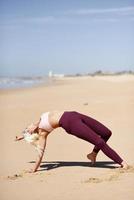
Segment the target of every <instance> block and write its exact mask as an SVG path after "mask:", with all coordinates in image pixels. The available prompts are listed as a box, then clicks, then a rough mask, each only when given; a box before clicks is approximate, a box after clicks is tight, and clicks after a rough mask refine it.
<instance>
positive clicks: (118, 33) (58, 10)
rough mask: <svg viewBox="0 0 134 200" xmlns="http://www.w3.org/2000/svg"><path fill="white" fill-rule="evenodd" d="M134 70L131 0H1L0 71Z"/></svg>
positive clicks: (25, 73) (15, 73) (133, 9)
mask: <svg viewBox="0 0 134 200" xmlns="http://www.w3.org/2000/svg"><path fill="white" fill-rule="evenodd" d="M50 70H52V71H53V73H64V74H76V73H83V74H85V73H92V72H95V71H97V70H102V71H106V72H115V71H122V70H134V0H112V1H111V0H23V1H22V0H0V75H2V76H40V75H47V74H48V72H49V71H50Z"/></svg>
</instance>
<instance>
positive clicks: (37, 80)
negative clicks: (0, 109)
mask: <svg viewBox="0 0 134 200" xmlns="http://www.w3.org/2000/svg"><path fill="white" fill-rule="evenodd" d="M43 82H48V77H0V89H13V88H26V87H32V86H35V85H38V84H41V83H43Z"/></svg>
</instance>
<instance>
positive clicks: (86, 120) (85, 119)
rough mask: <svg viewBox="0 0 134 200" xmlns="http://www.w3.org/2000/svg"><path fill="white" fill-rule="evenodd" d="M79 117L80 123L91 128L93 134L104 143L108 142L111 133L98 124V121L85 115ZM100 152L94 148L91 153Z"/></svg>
mask: <svg viewBox="0 0 134 200" xmlns="http://www.w3.org/2000/svg"><path fill="white" fill-rule="evenodd" d="M80 115H81V119H82V121H83V122H84V123H85V124H86V125H87V126H88V127H89V128H91V129H92V130H93V131H94V132H95V133H97V134H98V135H99V136H100V137H101V138H102V139H103V140H104V141H105V142H107V141H108V139H109V138H110V137H111V135H112V132H111V131H110V130H109V129H108V128H107V127H106V126H104V125H103V124H102V123H100V122H99V121H97V120H95V119H93V118H91V117H89V116H86V115H82V114H80ZM99 151H100V149H99V148H98V147H97V146H95V147H94V148H93V152H95V153H96V154H97V153H98V152H99Z"/></svg>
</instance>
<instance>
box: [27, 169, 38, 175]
mask: <svg viewBox="0 0 134 200" xmlns="http://www.w3.org/2000/svg"><path fill="white" fill-rule="evenodd" d="M24 172H25V173H30V174H31V173H35V172H37V170H36V171H35V170H34V169H29V170H24Z"/></svg>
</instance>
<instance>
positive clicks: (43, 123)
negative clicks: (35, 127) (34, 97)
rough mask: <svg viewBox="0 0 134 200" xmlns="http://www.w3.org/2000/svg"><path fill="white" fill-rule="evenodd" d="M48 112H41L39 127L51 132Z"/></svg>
mask: <svg viewBox="0 0 134 200" xmlns="http://www.w3.org/2000/svg"><path fill="white" fill-rule="evenodd" d="M48 115H49V112H46V113H43V114H42V115H41V117H40V123H39V128H42V129H44V130H46V131H47V132H51V131H52V130H53V129H54V128H53V127H52V126H51V124H50V122H49V118H48Z"/></svg>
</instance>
